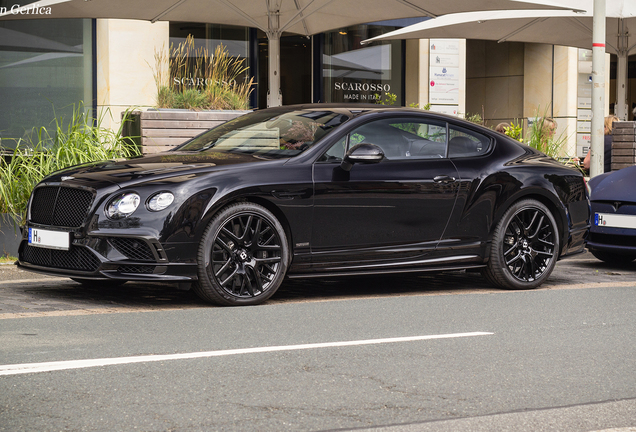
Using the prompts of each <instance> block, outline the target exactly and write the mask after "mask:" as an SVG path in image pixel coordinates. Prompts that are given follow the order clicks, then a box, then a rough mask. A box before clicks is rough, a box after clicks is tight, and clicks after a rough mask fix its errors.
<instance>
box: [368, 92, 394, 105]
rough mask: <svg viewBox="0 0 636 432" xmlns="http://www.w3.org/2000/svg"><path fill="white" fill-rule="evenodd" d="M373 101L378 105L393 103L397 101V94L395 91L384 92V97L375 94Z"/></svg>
mask: <svg viewBox="0 0 636 432" xmlns="http://www.w3.org/2000/svg"><path fill="white" fill-rule="evenodd" d="M374 96H375V103H376V104H378V105H394V104H395V102H396V101H397V95H396V94H395V93H389V92H387V93H384V96H385V98H384V99H383V98H382V96H381V95H379V94H377V93H376V94H375V95H374Z"/></svg>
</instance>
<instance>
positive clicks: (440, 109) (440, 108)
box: [430, 105, 459, 116]
mask: <svg viewBox="0 0 636 432" xmlns="http://www.w3.org/2000/svg"><path fill="white" fill-rule="evenodd" d="M430 110H431V111H433V112H437V113H440V114H448V115H454V116H459V110H458V109H457V107H456V106H449V105H431V109H430Z"/></svg>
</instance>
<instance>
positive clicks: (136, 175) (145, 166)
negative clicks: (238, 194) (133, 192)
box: [44, 151, 285, 189]
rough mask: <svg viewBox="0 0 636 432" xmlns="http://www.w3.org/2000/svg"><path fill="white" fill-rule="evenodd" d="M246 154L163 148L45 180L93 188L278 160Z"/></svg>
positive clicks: (65, 170)
mask: <svg viewBox="0 0 636 432" xmlns="http://www.w3.org/2000/svg"><path fill="white" fill-rule="evenodd" d="M284 161H285V160H276V161H272V160H269V159H263V158H260V157H256V156H253V155H247V154H233V153H223V152H213V151H208V152H201V153H193V152H166V153H160V154H157V155H151V156H141V157H137V158H133V159H128V160H117V161H115V160H111V161H102V162H93V163H88V164H84V165H78V166H74V167H70V168H67V169H64V170H61V171H57V172H55V173H53V174H51V175H50V176H48V177H46V178H45V179H44V182H64V184H68V185H71V186H72V185H73V184H76V185H82V186H89V187H92V188H94V189H99V188H103V187H109V186H113V185H118V186H119V187H125V186H131V185H134V184H137V183H142V182H145V181H149V180H160V179H163V178H168V177H175V176H180V175H184V174H185V173H187V174H201V173H205V172H210V171H217V170H222V169H223V168H224V167H227V166H232V165H233V166H236V165H243V164H253V163H266V162H270V163H272V162H279V163H281V162H282V163H284Z"/></svg>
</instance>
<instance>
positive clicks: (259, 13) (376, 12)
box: [0, 0, 564, 106]
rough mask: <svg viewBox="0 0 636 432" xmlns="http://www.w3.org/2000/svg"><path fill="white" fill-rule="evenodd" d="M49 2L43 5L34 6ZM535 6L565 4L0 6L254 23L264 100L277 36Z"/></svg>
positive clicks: (77, 2) (103, 1)
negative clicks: (265, 74) (262, 45)
mask: <svg viewBox="0 0 636 432" xmlns="http://www.w3.org/2000/svg"><path fill="white" fill-rule="evenodd" d="M35 5H37V6H39V7H50V8H51V14H50V15H48V14H46V12H47V10H46V9H44V10H40V9H37V8H36V6H35ZM537 5H541V6H540V7H543V8H548V9H553V8H554V9H564V8H563V7H561V6H555V5H554V2H552V1H550V0H533V1H532V2H530V0H445V1H440V0H363V1H360V0H43V1H40V2H36V3H34V4H32V5H27V6H26V7H27V8H31V11H32V12H35V11H39V13H25V14H19V13H14V12H13V11H12V10H6V11H4V13H3V12H2V11H0V19H37V18H123V19H139V20H148V21H151V22H155V21H159V20H162V21H190V22H209V23H215V24H228V25H237V26H247V27H256V28H259V29H261V30H263V31H264V32H265V33H266V34H267V38H268V40H269V96H268V105H270V106H276V105H280V104H281V102H282V98H281V95H280V73H279V70H280V36H281V34H282V33H283V32H292V33H298V34H303V35H307V36H309V35H312V34H316V33H322V32H325V31H327V30H332V29H336V28H343V27H348V26H351V25H355V24H361V23H368V22H374V21H380V20H391V19H399V18H410V17H420V16H429V17H436V16H439V15H443V14H447V13H455V12H466V11H473V10H498V9H529V8H532V7H534V8H536V7H538V6H537Z"/></svg>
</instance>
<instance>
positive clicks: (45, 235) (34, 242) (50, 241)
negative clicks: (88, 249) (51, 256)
mask: <svg viewBox="0 0 636 432" xmlns="http://www.w3.org/2000/svg"><path fill="white" fill-rule="evenodd" d="M70 238H71V237H70V235H69V233H68V232H64V231H49V230H43V229H40V228H29V244H30V245H31V246H37V247H42V248H47V249H61V250H68V248H69V245H70Z"/></svg>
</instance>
